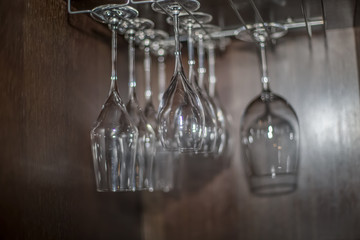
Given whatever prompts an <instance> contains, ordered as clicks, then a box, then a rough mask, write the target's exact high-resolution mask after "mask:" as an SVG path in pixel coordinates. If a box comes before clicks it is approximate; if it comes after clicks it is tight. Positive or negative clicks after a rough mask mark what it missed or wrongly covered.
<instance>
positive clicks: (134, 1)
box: [67, 0, 326, 41]
mask: <svg viewBox="0 0 360 240" xmlns="http://www.w3.org/2000/svg"><path fill="white" fill-rule="evenodd" d="M67 2H68V13H69V14H83V13H92V14H95V15H96V13H94V12H93V11H92V10H89V9H87V10H77V11H73V10H71V0H68V1H67ZM158 2H159V0H126V1H124V3H120V4H117V5H118V6H128V5H138V4H151V3H155V4H157V6H159V8H161V9H162V10H163V11H164V12H165V13H166V14H167V15H168V16H172V14H171V13H169V12H168V11H167V10H166V9H165V8H164V7H162V6H161V4H159V3H158ZM174 2H177V4H179V6H181V7H182V9H183V10H184V11H185V12H186V13H187V14H189V15H190V16H191V17H192V18H193V19H194V21H195V22H196V23H197V24H198V25H199V26H200V27H201V29H202V30H203V31H204V33H205V35H206V36H207V37H208V38H210V39H211V40H215V39H218V38H223V37H232V36H236V35H238V34H239V32H241V31H244V30H245V31H246V32H247V33H248V34H249V36H250V37H251V39H252V40H254V41H255V40H256V39H255V38H254V35H253V34H252V32H251V29H249V25H248V24H247V23H246V22H245V20H244V18H243V17H242V15H241V14H240V11H239V9H238V8H237V7H236V5H235V4H234V1H233V0H228V2H229V5H230V6H231V8H232V9H233V10H234V13H235V14H236V16H237V18H238V19H239V21H240V23H241V24H242V26H240V27H237V28H234V29H230V30H222V31H220V32H215V33H209V32H208V31H207V30H206V28H205V27H204V25H203V24H202V23H200V22H199V21H198V19H197V18H196V17H195V16H194V15H193V14H192V12H191V11H190V10H188V9H187V8H186V7H185V6H184V4H182V3H181V2H180V1H178V0H174ZM248 2H249V4H250V5H251V7H252V9H253V10H254V13H255V15H256V17H257V18H258V20H259V22H258V23H257V24H259V25H261V26H262V28H263V29H264V30H265V31H266V33H267V34H268V36H271V34H272V33H271V32H269V26H270V25H271V24H274V23H266V22H265V21H264V18H263V17H262V16H261V14H260V11H259V9H258V7H257V6H256V4H255V2H254V0H248ZM300 3H301V4H300V5H301V10H302V14H303V21H294V22H286V21H284V23H280V24H281V25H282V26H283V27H284V28H285V29H296V28H304V27H305V28H306V30H307V34H308V37H309V39H311V38H312V27H313V26H323V30H324V34H325V38H326V15H325V8H324V2H323V0H321V10H322V16H321V18H322V19H321V20H310V19H309V16H308V14H307V8H306V5H305V0H300ZM99 17H100V16H99ZM120 17H121V16H120ZM100 18H101V17H100ZM122 19H123V20H124V21H126V22H128V23H129V24H132V23H131V21H130V20H128V19H126V18H122ZM170 39H171V38H170ZM182 40H186V39H185V38H184V39H182Z"/></svg>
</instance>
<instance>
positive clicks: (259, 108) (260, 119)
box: [240, 43, 300, 195]
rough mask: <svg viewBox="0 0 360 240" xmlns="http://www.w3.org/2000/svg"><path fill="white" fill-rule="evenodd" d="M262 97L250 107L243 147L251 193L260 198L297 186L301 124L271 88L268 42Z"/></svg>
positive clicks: (290, 189)
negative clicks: (268, 68)
mask: <svg viewBox="0 0 360 240" xmlns="http://www.w3.org/2000/svg"><path fill="white" fill-rule="evenodd" d="M260 48H261V60H262V72H263V75H262V86H263V90H262V92H261V94H260V95H259V96H258V97H256V98H255V99H254V100H253V101H252V102H251V103H250V104H249V105H248V107H247V108H246V110H245V112H244V115H243V118H242V123H241V130H240V131H241V132H240V135H241V148H242V153H243V159H244V162H245V166H246V170H247V175H248V180H249V186H250V190H251V191H252V192H253V193H255V194H257V195H275V194H284V193H288V192H292V191H294V190H295V189H296V184H297V167H298V159H299V134H300V132H299V123H298V118H297V116H296V113H295V111H294V110H293V108H292V107H291V106H290V104H289V103H287V102H286V100H284V99H283V98H281V97H279V96H277V95H275V94H273V93H272V92H271V91H270V88H269V79H268V76H267V65H266V56H265V43H260Z"/></svg>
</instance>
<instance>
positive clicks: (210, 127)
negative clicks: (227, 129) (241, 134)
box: [179, 12, 217, 155]
mask: <svg viewBox="0 0 360 240" xmlns="http://www.w3.org/2000/svg"><path fill="white" fill-rule="evenodd" d="M194 18H195V19H196V20H197V22H200V23H201V24H204V23H208V22H210V21H211V20H212V16H211V15H209V14H206V13H202V12H194V13H192V16H190V15H189V14H188V13H183V14H180V15H179V22H180V24H181V26H182V27H183V28H185V29H186V31H187V36H188V39H187V43H188V64H189V82H190V83H191V84H192V86H193V89H194V91H196V94H197V95H198V96H199V99H200V101H201V104H202V106H203V109H204V121H205V125H204V133H203V138H204V140H203V144H202V147H201V148H200V149H199V150H198V151H197V153H203V154H206V155H208V154H210V153H215V152H216V151H215V150H216V149H215V148H216V139H217V121H216V114H215V108H214V106H213V104H212V103H211V101H210V99H209V98H208V95H207V93H206V92H205V90H204V88H201V87H200V86H199V82H198V78H197V74H196V71H195V57H194V36H193V28H200V25H199V24H197V23H196V21H195V19H194Z"/></svg>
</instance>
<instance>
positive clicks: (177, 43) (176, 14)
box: [173, 9, 183, 74]
mask: <svg viewBox="0 0 360 240" xmlns="http://www.w3.org/2000/svg"><path fill="white" fill-rule="evenodd" d="M173 14H174V33H175V72H174V74H175V73H176V72H182V71H183V69H182V63H181V51H180V40H179V14H180V10H178V9H175V10H174V11H173Z"/></svg>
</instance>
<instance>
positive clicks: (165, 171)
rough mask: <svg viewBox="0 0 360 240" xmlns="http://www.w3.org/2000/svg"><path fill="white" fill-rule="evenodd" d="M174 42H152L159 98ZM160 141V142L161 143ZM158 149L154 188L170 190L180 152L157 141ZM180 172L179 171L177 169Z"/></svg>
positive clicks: (172, 185)
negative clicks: (165, 147)
mask: <svg viewBox="0 0 360 240" xmlns="http://www.w3.org/2000/svg"><path fill="white" fill-rule="evenodd" d="M173 50H174V42H173V41H169V40H160V41H159V40H158V41H154V42H152V43H151V52H152V54H153V55H155V56H156V57H157V60H158V89H159V91H158V92H159V95H158V99H159V101H161V98H162V96H163V94H164V92H165V83H166V72H165V67H166V66H165V57H166V55H167V54H168V53H169V52H174V51H173ZM159 143H160V144H159ZM156 146H157V151H156V156H155V159H154V171H153V174H154V177H153V181H154V190H155V191H156V190H161V191H164V192H169V191H171V190H172V189H174V186H175V169H176V160H177V155H178V152H175V151H164V149H163V147H162V144H161V142H159V141H158V142H157V145H156ZM176 172H178V171H176Z"/></svg>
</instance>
